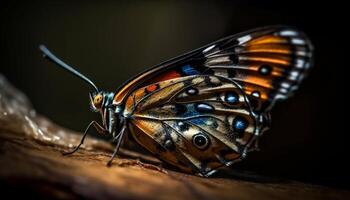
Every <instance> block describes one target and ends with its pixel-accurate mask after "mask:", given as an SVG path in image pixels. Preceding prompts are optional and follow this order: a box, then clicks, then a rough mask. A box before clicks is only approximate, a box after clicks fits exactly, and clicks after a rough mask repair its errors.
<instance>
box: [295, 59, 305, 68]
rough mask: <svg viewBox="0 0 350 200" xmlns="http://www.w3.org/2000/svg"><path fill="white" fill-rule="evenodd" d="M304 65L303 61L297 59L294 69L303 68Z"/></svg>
mask: <svg viewBox="0 0 350 200" xmlns="http://www.w3.org/2000/svg"><path fill="white" fill-rule="evenodd" d="M304 64H305V62H304V60H302V59H297V64H296V67H297V68H303V67H304Z"/></svg>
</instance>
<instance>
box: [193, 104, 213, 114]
mask: <svg viewBox="0 0 350 200" xmlns="http://www.w3.org/2000/svg"><path fill="white" fill-rule="evenodd" d="M195 108H196V110H197V111H198V112H201V113H211V112H213V111H214V110H215V108H214V107H213V106H212V105H210V104H206V103H198V104H196V105H195Z"/></svg>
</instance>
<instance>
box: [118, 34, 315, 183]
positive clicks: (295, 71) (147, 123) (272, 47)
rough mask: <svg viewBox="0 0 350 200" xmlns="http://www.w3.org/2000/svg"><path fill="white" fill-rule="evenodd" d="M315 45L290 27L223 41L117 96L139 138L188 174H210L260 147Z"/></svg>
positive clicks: (165, 67) (305, 68) (143, 76)
mask: <svg viewBox="0 0 350 200" xmlns="http://www.w3.org/2000/svg"><path fill="white" fill-rule="evenodd" d="M311 58H312V46H311V43H310V42H309V40H308V39H307V38H306V36H305V35H304V34H303V33H301V32H299V31H297V30H295V29H292V28H289V27H268V28H262V29H257V30H253V31H249V32H245V33H241V34H237V35H234V36H230V37H227V38H224V39H221V40H219V41H217V42H214V43H212V44H209V45H206V46H204V47H202V48H199V49H197V50H194V51H192V52H189V53H187V54H184V55H182V56H179V57H177V58H174V59H172V60H169V61H167V62H165V63H162V64H160V65H158V66H156V67H154V68H152V69H150V70H148V71H146V72H144V73H142V74H141V75H139V76H137V77H135V78H134V79H132V80H131V81H129V82H128V83H126V84H125V85H124V86H123V87H122V88H121V89H120V90H119V92H117V93H116V95H115V97H114V103H115V104H116V105H122V106H123V107H124V114H123V115H124V116H125V117H126V118H127V120H128V127H129V130H130V132H131V134H132V135H133V137H134V138H135V140H136V141H137V142H138V143H139V144H141V145H142V146H144V147H145V148H146V149H148V150H149V151H151V152H153V153H154V154H156V155H157V156H158V157H160V158H161V159H163V160H164V161H166V162H168V163H170V164H172V165H174V166H177V167H179V168H181V169H182V170H184V171H188V172H195V173H198V174H200V175H204V176H208V175H210V174H212V173H214V172H215V171H216V169H218V168H220V167H222V166H229V165H231V164H233V163H235V162H236V161H239V160H241V159H242V158H244V157H245V155H246V154H247V152H249V151H251V150H254V147H255V145H256V142H257V138H258V137H259V136H260V135H261V134H262V133H263V132H264V131H265V130H267V129H268V127H269V121H270V117H269V111H270V109H271V108H272V106H273V105H274V103H275V102H276V101H277V100H283V99H286V98H288V97H289V96H291V95H292V94H293V92H294V91H295V90H296V89H297V88H298V86H299V83H300V82H301V80H302V79H303V78H304V77H305V75H306V74H307V73H308V71H309V68H310V67H311V64H312V63H311V62H312V60H311Z"/></svg>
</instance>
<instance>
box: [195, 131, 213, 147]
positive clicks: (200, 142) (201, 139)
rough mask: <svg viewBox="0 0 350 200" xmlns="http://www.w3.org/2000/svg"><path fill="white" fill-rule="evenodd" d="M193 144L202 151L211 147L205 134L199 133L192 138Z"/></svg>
mask: <svg viewBox="0 0 350 200" xmlns="http://www.w3.org/2000/svg"><path fill="white" fill-rule="evenodd" d="M192 143H193V144H194V146H195V147H197V148H198V149H200V150H205V149H207V148H208V147H209V144H210V140H209V137H208V136H207V135H205V134H203V133H197V134H195V135H194V136H193V137H192Z"/></svg>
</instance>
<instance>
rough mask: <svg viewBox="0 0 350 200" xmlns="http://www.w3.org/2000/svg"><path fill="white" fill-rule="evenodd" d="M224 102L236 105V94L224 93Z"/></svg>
mask: <svg viewBox="0 0 350 200" xmlns="http://www.w3.org/2000/svg"><path fill="white" fill-rule="evenodd" d="M225 102H226V103H228V104H231V105H235V104H237V103H238V102H239V96H238V94H237V93H236V92H234V91H230V92H226V94H225Z"/></svg>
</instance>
